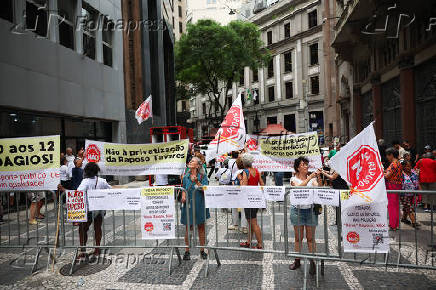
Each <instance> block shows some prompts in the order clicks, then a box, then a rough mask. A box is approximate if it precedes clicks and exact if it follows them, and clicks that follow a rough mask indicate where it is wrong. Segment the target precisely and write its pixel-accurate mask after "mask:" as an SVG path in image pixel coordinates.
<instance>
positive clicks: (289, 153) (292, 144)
mask: <svg viewBox="0 0 436 290" xmlns="http://www.w3.org/2000/svg"><path fill="white" fill-rule="evenodd" d="M256 140H257V143H258V144H257V146H256V145H255V142H256ZM247 141H248V143H247V144H246V147H247V148H251V154H252V155H253V156H254V157H255V159H254V162H253V167H255V168H257V169H258V170H259V171H267V172H294V171H295V170H294V160H295V159H297V158H298V157H300V156H304V157H306V158H307V159H308V160H309V171H315V170H317V169H318V168H321V167H322V161H321V152H320V150H319V145H318V134H317V133H316V132H309V133H303V134H293V135H283V136H250V138H249V139H248V140H247ZM254 148H257V150H253V149H254Z"/></svg>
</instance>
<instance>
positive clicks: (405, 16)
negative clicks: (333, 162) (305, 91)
mask: <svg viewBox="0 0 436 290" xmlns="http://www.w3.org/2000/svg"><path fill="white" fill-rule="evenodd" d="M335 5H336V17H337V21H336V23H335V30H336V33H335V35H334V39H333V47H334V48H335V51H336V53H337V56H338V57H337V59H336V65H337V80H338V81H337V82H338V83H339V99H338V103H339V104H340V112H341V115H340V116H341V123H342V124H345V123H346V122H347V118H348V121H349V123H351V124H352V125H353V126H350V127H349V128H346V129H347V130H349V133H348V134H350V135H352V134H355V133H358V132H360V130H362V129H363V128H364V127H365V126H367V125H369V124H370V122H372V121H373V120H375V131H376V134H377V137H378V138H383V139H385V141H386V142H387V143H388V144H390V143H391V142H392V141H394V140H398V141H401V140H408V141H409V142H410V143H411V144H413V145H415V146H416V148H417V150H418V152H419V151H421V150H422V149H423V147H424V146H425V145H427V144H430V145H432V146H433V147H434V146H436V126H435V124H436V114H435V113H434V112H435V111H436V18H435V12H436V3H434V1H414V2H410V1H397V3H396V5H393V4H384V3H378V1H359V0H350V1H336V3H335ZM351 120H354V122H352V121H351Z"/></svg>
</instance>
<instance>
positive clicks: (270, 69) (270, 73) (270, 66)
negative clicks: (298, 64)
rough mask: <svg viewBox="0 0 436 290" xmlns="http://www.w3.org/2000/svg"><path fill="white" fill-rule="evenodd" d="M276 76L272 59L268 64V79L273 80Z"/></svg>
mask: <svg viewBox="0 0 436 290" xmlns="http://www.w3.org/2000/svg"><path fill="white" fill-rule="evenodd" d="M273 76H274V62H273V60H272V59H271V60H270V61H269V63H268V78H272V77H273Z"/></svg>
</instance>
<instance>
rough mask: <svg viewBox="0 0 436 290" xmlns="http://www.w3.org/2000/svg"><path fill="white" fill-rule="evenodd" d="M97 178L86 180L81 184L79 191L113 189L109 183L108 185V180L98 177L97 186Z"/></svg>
mask: <svg viewBox="0 0 436 290" xmlns="http://www.w3.org/2000/svg"><path fill="white" fill-rule="evenodd" d="M96 178H97V177H93V178H84V179H83V180H82V182H81V183H80V185H79V187H78V188H77V190H79V191H87V190H89V189H109V188H112V187H111V186H110V185H109V183H107V181H106V179H104V178H101V177H98V180H97V185H96Z"/></svg>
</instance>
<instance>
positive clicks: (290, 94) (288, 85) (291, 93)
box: [285, 82, 294, 99]
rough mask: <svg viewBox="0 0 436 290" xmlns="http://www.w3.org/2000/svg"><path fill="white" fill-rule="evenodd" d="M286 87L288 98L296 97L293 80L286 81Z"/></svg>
mask: <svg viewBox="0 0 436 290" xmlns="http://www.w3.org/2000/svg"><path fill="white" fill-rule="evenodd" d="M285 88H286V99H292V98H293V97H294V88H293V85H292V82H286V83H285Z"/></svg>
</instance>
